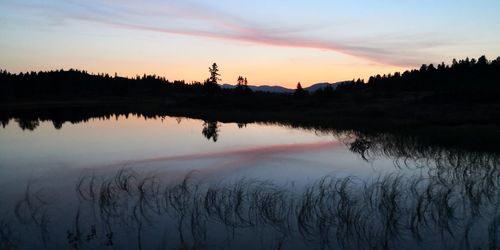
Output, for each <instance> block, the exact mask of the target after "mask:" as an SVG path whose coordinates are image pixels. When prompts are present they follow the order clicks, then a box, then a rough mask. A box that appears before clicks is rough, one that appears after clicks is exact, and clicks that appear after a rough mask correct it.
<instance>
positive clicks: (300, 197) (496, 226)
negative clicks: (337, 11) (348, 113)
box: [0, 115, 500, 249]
mask: <svg viewBox="0 0 500 250" xmlns="http://www.w3.org/2000/svg"><path fill="white" fill-rule="evenodd" d="M4 125H5V126H4V127H3V128H0V198H1V199H2V203H1V204H0V212H1V213H0V236H1V243H0V244H1V245H0V246H1V248H2V249H16V248H17V249H43V248H46V249H164V248H165V249H172V248H182V249H190V248H194V249H199V248H201V249H205V248H217V249H256V248H263V249H275V248H282V249H310V248H348V249H351V248H357V249H373V248H375V249H400V248H405V249H443V248H445V249H446V248H449V249H457V248H465V249H466V248H475V249H476V248H482V249H499V248H500V212H499V210H500V209H499V208H500V190H499V184H500V173H499V159H500V157H499V155H498V154H496V153H492V152H487V153H485V152H475V151H470V150H469V151H466V150H461V149H459V148H443V147H438V146H434V145H425V144H422V143H421V142H420V141H419V140H418V138H416V137H400V136H397V135H391V134H383V133H379V134H369V135H368V134H363V133H360V132H356V131H339V130H335V129H333V128H332V129H325V128H322V129H318V128H307V127H298V126H292V125H282V124H271V123H249V124H241V123H240V124H237V123H221V122H216V121H202V120H197V119H190V118H180V117H168V116H164V117H155V118H145V117H143V116H134V115H129V116H109V117H102V118H94V119H89V120H87V121H85V122H81V123H74V124H72V123H69V122H66V123H64V124H62V125H61V123H56V122H53V121H29V122H26V121H20V120H18V121H14V120H11V121H10V122H8V123H7V124H4Z"/></svg>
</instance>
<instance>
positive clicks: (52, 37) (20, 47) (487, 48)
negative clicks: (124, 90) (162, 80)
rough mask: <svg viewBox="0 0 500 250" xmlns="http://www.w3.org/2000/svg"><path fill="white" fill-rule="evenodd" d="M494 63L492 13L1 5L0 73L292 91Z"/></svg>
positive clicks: (437, 5) (230, 0) (448, 4)
mask: <svg viewBox="0 0 500 250" xmlns="http://www.w3.org/2000/svg"><path fill="white" fill-rule="evenodd" d="M483 54H484V55H486V56H487V57H488V58H490V59H493V58H496V57H497V56H500V1H498V0H477V1H471V0H441V1H435V0H433V1H430V0H420V1H401V0H399V1H391V0H380V1H345V0H342V1H332V0H328V1H326V0H325V1H321V0H318V1H291V0H288V1H270V0H254V1H235V0H219V1H209V0H205V1H186V0H182V1H169V0H143V1H132V0H85V1H76V0H46V1H40V0H0V68H2V69H6V70H8V71H11V72H20V71H31V70H35V71H39V70H52V69H61V68H63V69H69V68H77V69H84V70H87V71H89V72H94V73H98V72H105V73H110V74H114V72H117V73H118V74H119V75H123V76H135V75H137V74H140V75H142V74H143V73H147V74H157V75H161V76H165V77H166V78H167V79H171V80H174V79H184V80H187V81H203V80H204V79H206V78H207V77H208V67H209V66H210V65H211V64H212V63H213V62H216V63H217V64H218V65H219V67H220V69H221V74H222V77H221V78H222V82H223V83H235V82H236V79H237V77H238V75H243V76H246V77H247V78H248V79H249V83H250V84H253V85H262V84H271V85H283V86H288V87H294V86H295V84H296V83H297V82H298V81H300V82H302V83H303V85H304V86H308V85H310V84H313V83H317V82H336V81H342V80H348V79H353V78H368V77H369V76H370V75H373V74H378V73H380V74H384V73H391V72H394V71H403V70H405V69H409V68H415V67H419V66H420V65H421V64H423V63H440V62H442V61H444V62H447V63H449V62H451V60H452V59H453V58H465V57H467V56H469V57H475V58H477V57H479V56H481V55H483Z"/></svg>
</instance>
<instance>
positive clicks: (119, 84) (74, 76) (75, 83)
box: [0, 69, 202, 99]
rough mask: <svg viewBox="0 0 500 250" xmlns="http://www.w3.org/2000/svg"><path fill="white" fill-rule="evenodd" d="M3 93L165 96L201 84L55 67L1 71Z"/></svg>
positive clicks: (56, 95)
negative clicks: (40, 69)
mask: <svg viewBox="0 0 500 250" xmlns="http://www.w3.org/2000/svg"><path fill="white" fill-rule="evenodd" d="M0 82H1V84H0V90H1V93H2V94H1V95H4V96H10V97H29V98H31V99H34V98H37V97H63V98H64V97H134V96H145V95H147V96H163V95H165V94H167V93H169V92H186V91H187V92H198V91H201V90H202V85H201V84H200V83H197V82H194V83H190V84H187V83H185V82H184V81H177V80H176V81H169V80H167V79H165V77H160V76H156V75H146V74H144V75H143V76H136V77H135V78H125V77H119V76H117V75H116V74H115V76H110V75H109V74H97V75H96V74H89V73H87V72H86V71H80V70H74V69H70V70H56V71H47V72H42V71H40V72H34V71H32V72H26V73H19V74H11V73H9V72H7V71H5V70H1V71H0Z"/></svg>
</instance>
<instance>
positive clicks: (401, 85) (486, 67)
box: [316, 56, 500, 102]
mask: <svg viewBox="0 0 500 250" xmlns="http://www.w3.org/2000/svg"><path fill="white" fill-rule="evenodd" d="M410 93H411V94H412V95H408V94H410ZM316 94H317V95H321V96H324V95H329V96H332V97H333V96H341V95H349V94H358V95H362V94H364V95H368V96H369V97H372V98H373V97H394V96H395V95H399V96H400V97H406V98H408V99H414V100H426V101H431V102H433V101H474V102H476V101H479V102H490V101H494V102H497V101H498V99H499V98H498V94H500V57H498V58H497V59H495V60H492V61H489V60H488V59H487V58H486V57H485V56H481V57H479V58H478V59H477V60H476V59H469V58H466V59H465V60H460V61H457V60H455V59H453V62H452V64H451V65H446V64H445V63H444V62H443V63H441V64H439V65H437V66H435V65H433V64H429V65H425V64H424V65H422V66H421V67H420V69H414V70H407V71H405V72H403V73H400V72H396V73H394V74H388V75H382V76H381V75H376V76H372V77H370V78H369V80H368V82H367V83H365V82H364V80H360V79H358V80H356V81H354V80H353V81H350V82H346V83H343V84H341V85H339V86H338V87H337V88H336V89H335V90H334V91H332V90H330V89H323V90H321V91H318V93H316ZM403 94H406V95H403ZM438 97H439V98H440V100H438V99H437V98H438ZM365 98H366V96H365ZM443 98H444V99H443ZM445 99H446V100H445Z"/></svg>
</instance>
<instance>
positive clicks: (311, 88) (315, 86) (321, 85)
mask: <svg viewBox="0 0 500 250" xmlns="http://www.w3.org/2000/svg"><path fill="white" fill-rule="evenodd" d="M341 83H344V82H336V83H328V82H321V83H315V84H313V85H311V86H309V87H307V88H304V89H305V90H307V91H309V92H310V93H312V92H314V91H316V90H318V89H322V88H324V87H326V86H328V85H330V86H332V87H333V88H334V89H335V88H336V87H337V85H339V84H341Z"/></svg>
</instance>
